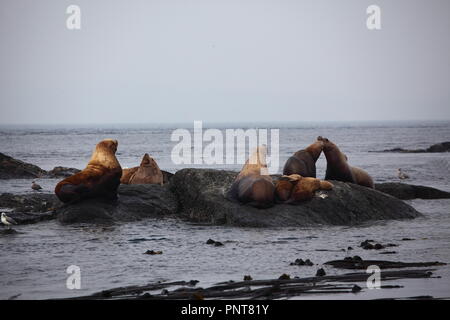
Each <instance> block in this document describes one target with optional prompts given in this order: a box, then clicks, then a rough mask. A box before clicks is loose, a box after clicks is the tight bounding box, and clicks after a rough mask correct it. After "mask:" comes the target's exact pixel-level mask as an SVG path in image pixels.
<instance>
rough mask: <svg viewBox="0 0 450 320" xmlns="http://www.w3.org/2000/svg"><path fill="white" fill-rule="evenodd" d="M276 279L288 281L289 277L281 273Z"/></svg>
mask: <svg viewBox="0 0 450 320" xmlns="http://www.w3.org/2000/svg"><path fill="white" fill-rule="evenodd" d="M278 279H279V280H290V279H291V276H290V275H288V274H286V273H283V274H282V275H281V276H280V277H279V278H278Z"/></svg>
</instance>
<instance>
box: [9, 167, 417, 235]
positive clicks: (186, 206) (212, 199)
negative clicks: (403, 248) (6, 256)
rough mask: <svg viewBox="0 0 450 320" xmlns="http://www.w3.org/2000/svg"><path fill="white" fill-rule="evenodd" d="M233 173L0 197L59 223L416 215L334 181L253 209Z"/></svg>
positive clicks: (266, 223)
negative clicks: (114, 194)
mask: <svg viewBox="0 0 450 320" xmlns="http://www.w3.org/2000/svg"><path fill="white" fill-rule="evenodd" d="M236 175H237V172H231V171H222V170H209V169H183V170H180V171H178V172H177V173H176V174H175V175H173V176H172V178H171V179H170V182H169V183H168V184H165V185H163V186H160V185H121V186H120V187H119V189H118V196H119V199H118V200H117V201H116V202H113V203H112V202H107V201H104V200H101V199H90V200H85V201H82V202H79V203H75V204H70V205H63V204H62V203H61V202H59V200H58V199H57V198H56V196H55V195H53V194H43V193H33V194H26V195H11V194H2V195H0V207H1V208H10V209H13V210H12V212H9V213H8V215H10V216H11V217H12V218H14V219H16V220H17V221H18V222H19V223H30V222H36V221H40V220H43V219H51V218H55V217H57V219H58V220H59V221H60V222H62V223H79V222H81V223H91V222H114V221H133V220H138V219H142V218H148V217H153V218H163V217H180V218H183V219H186V220H189V221H194V222H202V223H209V224H215V225H221V224H226V225H232V226H242V227H286V226H313V225H355V224H358V223H362V222H365V221H369V220H385V219H404V218H414V217H417V216H419V215H420V213H419V212H417V211H416V210H415V209H414V208H412V207H411V206H409V205H408V204H406V203H404V202H403V201H401V200H399V199H397V198H394V197H392V196H390V195H387V194H385V193H382V192H379V191H376V190H373V189H369V188H366V187H362V186H359V185H355V184H351V183H343V182H338V181H333V184H334V188H333V190H330V191H320V192H318V193H316V195H315V197H314V198H313V199H312V200H310V201H306V202H303V203H300V204H297V205H288V204H276V205H274V206H273V207H271V208H267V209H257V208H254V207H251V206H248V205H242V204H240V203H238V202H236V201H234V200H232V199H230V198H229V197H228V195H227V194H228V190H229V188H230V186H231V184H232V182H233V181H234V179H235V177H236Z"/></svg>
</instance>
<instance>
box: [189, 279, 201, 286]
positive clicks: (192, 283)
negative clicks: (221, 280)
mask: <svg viewBox="0 0 450 320" xmlns="http://www.w3.org/2000/svg"><path fill="white" fill-rule="evenodd" d="M198 282H199V281H198V280H191V281H189V285H190V286H192V287H195V285H196V284H197V283H198Z"/></svg>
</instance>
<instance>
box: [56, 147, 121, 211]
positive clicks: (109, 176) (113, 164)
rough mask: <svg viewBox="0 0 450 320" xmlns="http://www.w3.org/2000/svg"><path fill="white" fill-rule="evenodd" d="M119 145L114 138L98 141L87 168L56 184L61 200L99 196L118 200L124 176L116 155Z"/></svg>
mask: <svg viewBox="0 0 450 320" xmlns="http://www.w3.org/2000/svg"><path fill="white" fill-rule="evenodd" d="M117 145H118V142H117V140H112V139H106V140H103V141H101V142H100V143H98V144H97V146H96V147H95V150H94V152H93V153H92V157H91V160H90V161H89V163H88V165H87V166H86V168H85V169H84V170H82V171H80V172H79V173H77V174H74V175H72V176H70V177H68V178H66V179H64V180H62V181H60V182H59V183H58V184H57V185H56V187H55V193H56V195H57V196H58V198H59V200H61V201H62V202H65V203H68V202H75V201H79V200H82V199H86V198H97V197H98V198H106V199H110V200H116V199H117V188H118V187H119V185H120V177H121V176H122V168H121V167H120V163H119V161H117V158H116V155H115V153H116V151H117Z"/></svg>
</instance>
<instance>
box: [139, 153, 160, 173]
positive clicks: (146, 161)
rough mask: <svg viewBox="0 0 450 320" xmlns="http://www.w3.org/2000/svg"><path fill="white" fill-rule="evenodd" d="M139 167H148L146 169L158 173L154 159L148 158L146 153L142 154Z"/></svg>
mask: <svg viewBox="0 0 450 320" xmlns="http://www.w3.org/2000/svg"><path fill="white" fill-rule="evenodd" d="M140 166H141V167H148V168H151V169H154V170H155V171H159V167H158V164H157V163H156V161H155V159H153V158H152V157H150V156H149V155H148V153H146V154H144V157H143V158H142V161H141V165H140Z"/></svg>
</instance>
